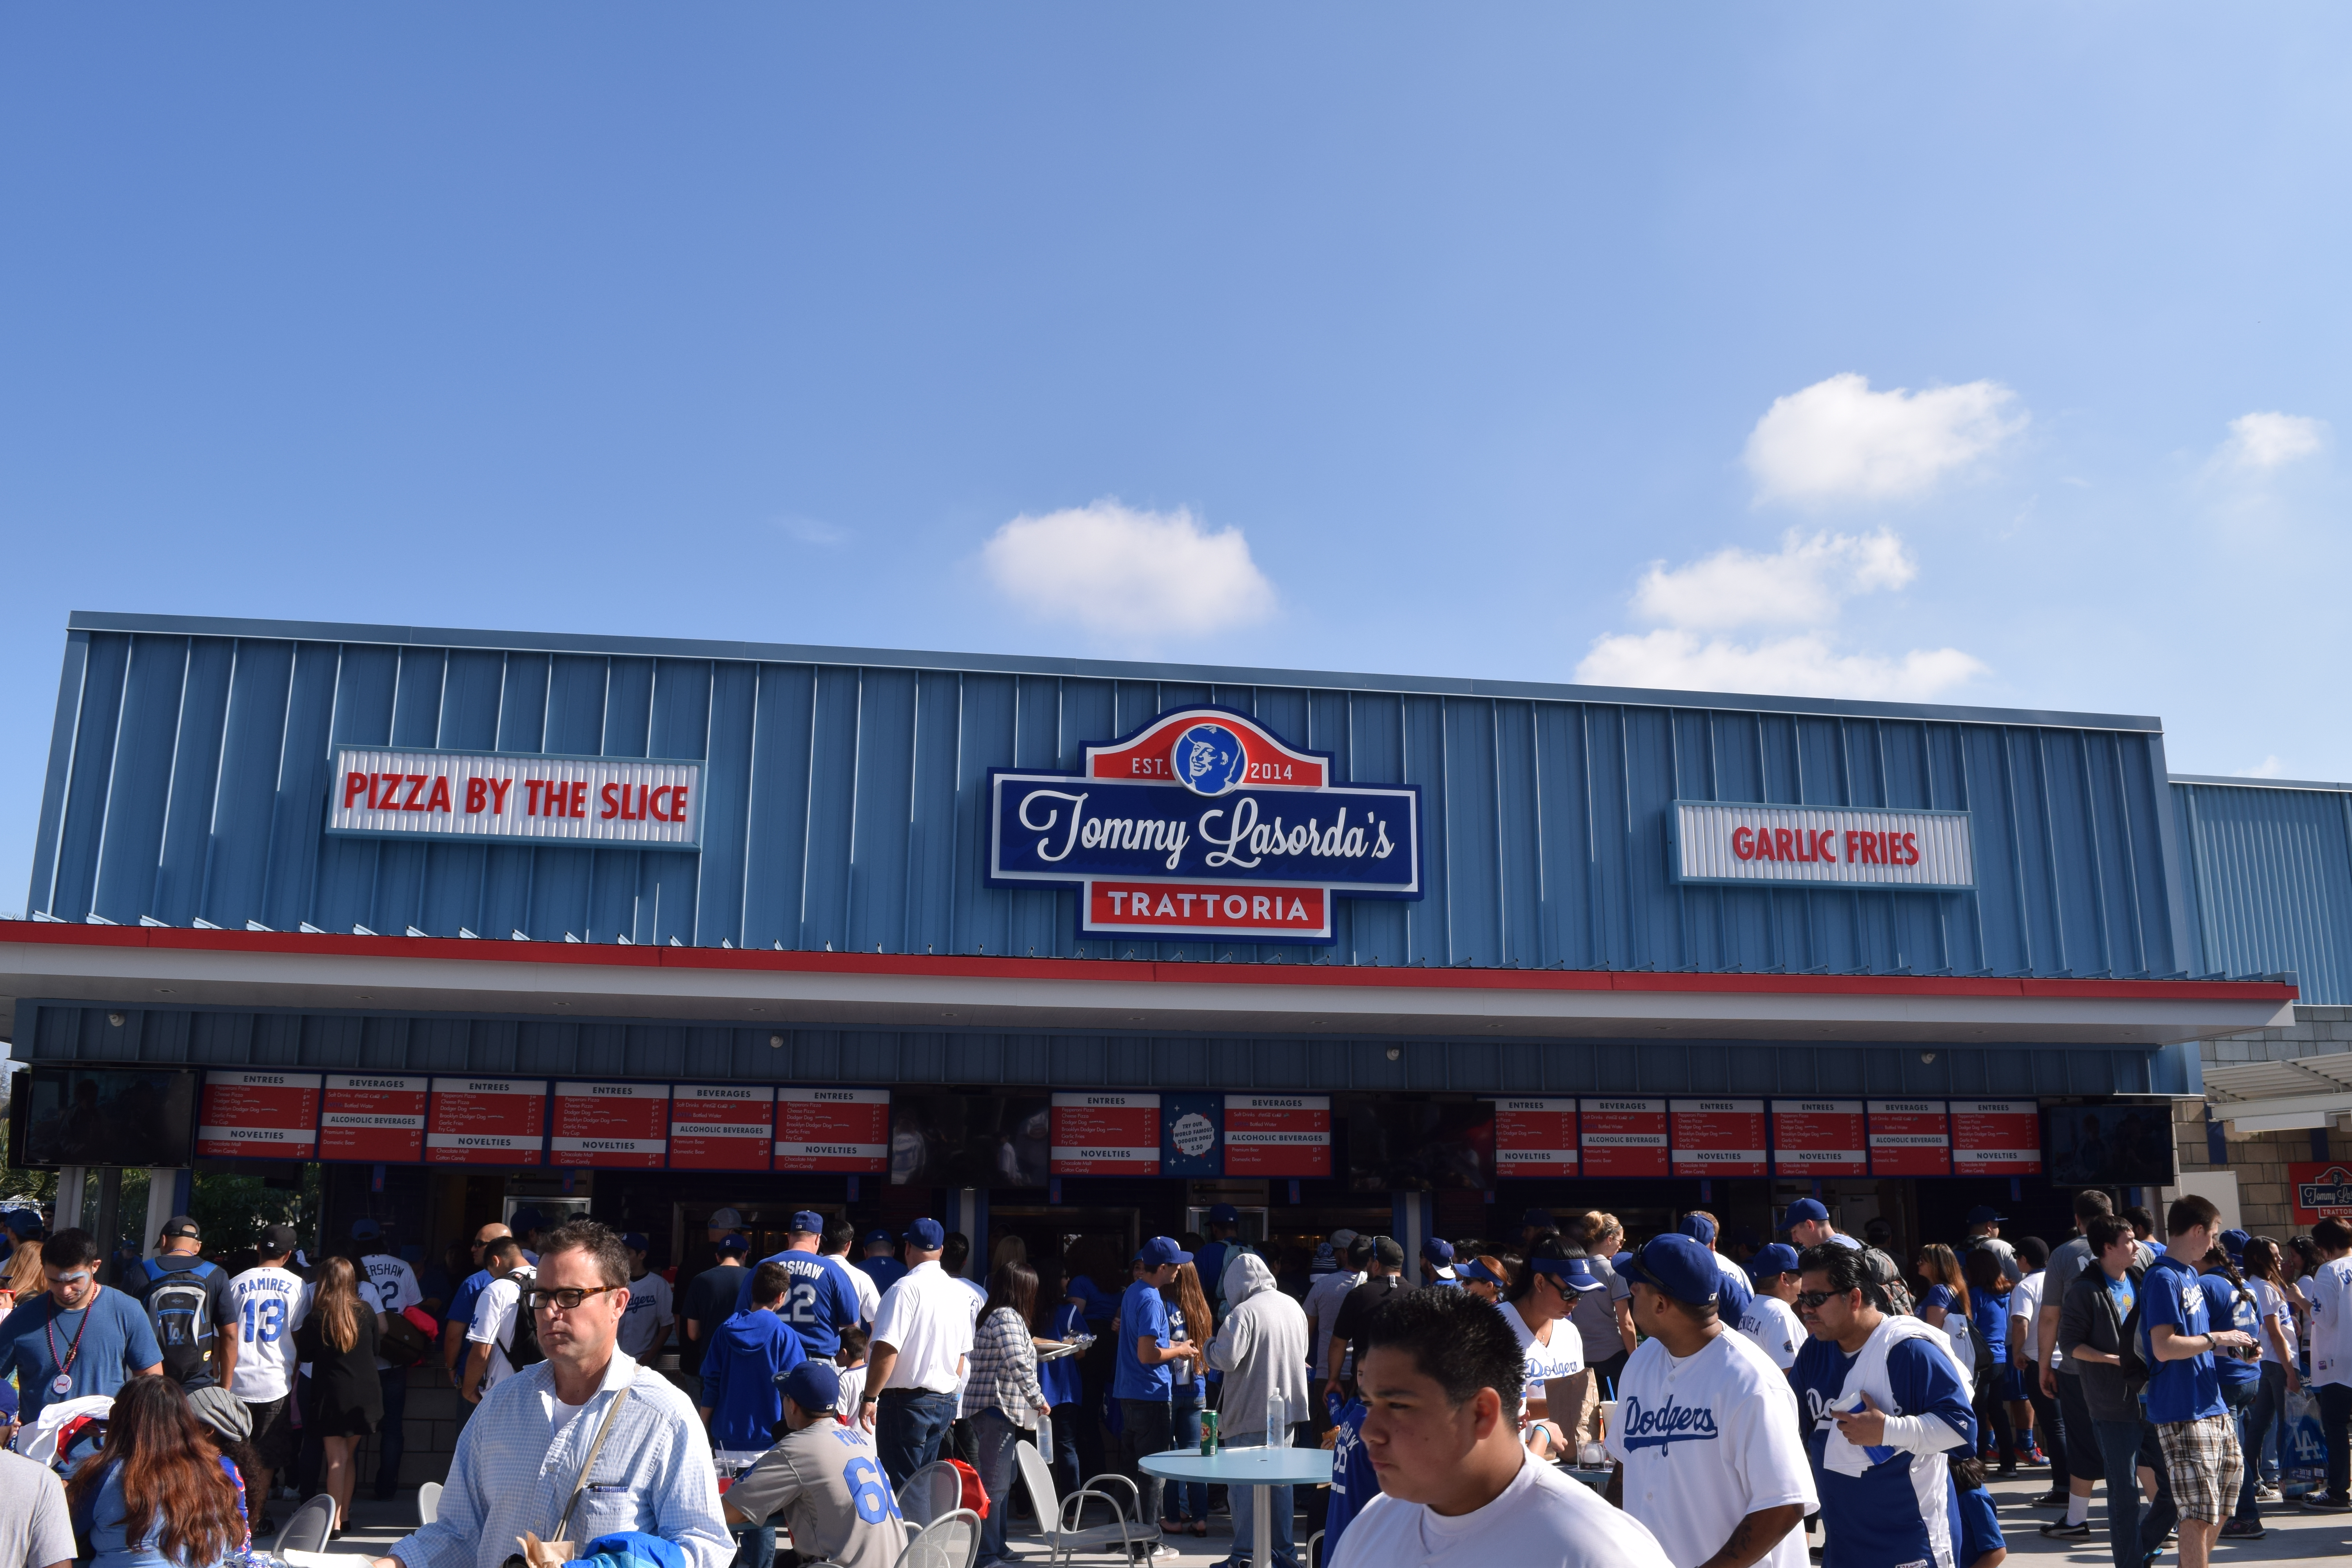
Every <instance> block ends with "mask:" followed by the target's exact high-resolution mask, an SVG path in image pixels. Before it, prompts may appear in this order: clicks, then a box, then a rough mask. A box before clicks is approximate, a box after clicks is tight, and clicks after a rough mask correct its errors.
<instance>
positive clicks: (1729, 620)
mask: <svg viewBox="0 0 2352 1568" xmlns="http://www.w3.org/2000/svg"><path fill="white" fill-rule="evenodd" d="M1918 574H1919V567H1918V563H1916V562H1915V561H1913V560H1912V559H1911V557H1910V555H1909V554H1908V553H1907V552H1906V551H1905V550H1904V548H1903V541H1902V540H1900V539H1898V538H1896V537H1895V534H1894V533H1892V532H1890V531H1887V530H1885V529H1883V528H1882V529H1880V530H1879V531H1877V532H1875V533H1865V534H1863V535H1861V536H1859V537H1856V536H1854V535H1853V534H1846V533H1816V534H1814V535H1813V536H1812V537H1811V539H1807V538H1804V537H1803V536H1801V535H1800V534H1799V533H1798V532H1797V531H1795V530H1793V529H1792V530H1790V531H1789V532H1788V533H1786V534H1784V535H1782V536H1781V539H1780V551H1779V552H1777V553H1775V554H1771V555H1757V554H1752V553H1750V552H1748V551H1745V550H1742V549H1740V548H1739V547H1738V546H1737V545H1733V546H1731V547H1729V548H1727V549H1724V550H1718V551H1717V552H1715V553H1714V554H1712V555H1709V556H1706V557H1705V558H1703V559H1701V560H1697V561H1694V562H1691V563H1689V564H1687V565H1684V566H1676V567H1672V568H1669V567H1668V566H1667V565H1666V563H1664V562H1663V561H1654V562H1652V563H1650V569H1649V571H1648V572H1646V573H1644V574H1643V577H1642V581H1641V583H1640V584H1639V585H1638V586H1636V587H1635V588H1634V590H1633V608H1634V610H1635V611H1636V612H1637V613H1639V614H1640V615H1641V616H1642V617H1643V619H1645V620H1652V621H1664V622H1665V623H1666V624H1668V625H1669V626H1693V627H1696V628H1698V629H1700V630H1702V631H1720V630H1724V629H1727V628H1729V627H1732V626H1817V625H1819V624H1820V623H1822V622H1823V621H1830V620H1835V619H1836V618H1837V614H1838V608H1839V606H1840V605H1843V603H1844V602H1845V600H1846V599H1848V598H1849V597H1851V596H1853V595H1856V594H1867V593H1872V592H1874V591H1876V590H1878V589H1881V588H1900V587H1902V586H1903V585H1904V584H1906V583H1908V582H1910V581H1911V579H1912V578H1914V577H1916V576H1917V575H1918Z"/></svg>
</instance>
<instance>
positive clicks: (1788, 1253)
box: [1748, 1241, 1797, 1279]
mask: <svg viewBox="0 0 2352 1568" xmlns="http://www.w3.org/2000/svg"><path fill="white" fill-rule="evenodd" d="M1796 1271H1797V1249H1796V1248H1795V1247H1790V1245H1789V1244H1788V1243H1787V1242H1785V1241H1776V1242H1774V1243H1773V1244H1772V1245H1771V1246H1769V1247H1758V1248H1757V1249H1756V1256H1755V1257H1753V1258H1749V1259H1748V1278H1749V1279H1763V1278H1764V1276H1766V1275H1767V1274H1794V1273H1795V1272H1796Z"/></svg>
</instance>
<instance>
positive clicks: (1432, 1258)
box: [1421, 1237, 1454, 1268]
mask: <svg viewBox="0 0 2352 1568" xmlns="http://www.w3.org/2000/svg"><path fill="white" fill-rule="evenodd" d="M1421 1257H1422V1261H1423V1262H1424V1263H1434V1264H1436V1265H1437V1266H1438V1267H1439V1268H1444V1266H1445V1265H1447V1264H1449V1263H1451V1262H1453V1261H1454V1244H1453V1243H1452V1242H1450V1241H1440V1240H1439V1239H1438V1238H1437V1237H1430V1238H1429V1239H1428V1240H1427V1241H1424V1242H1423V1243H1422V1244H1421Z"/></svg>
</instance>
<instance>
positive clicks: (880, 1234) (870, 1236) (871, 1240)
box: [857, 1225, 898, 1247]
mask: <svg viewBox="0 0 2352 1568" xmlns="http://www.w3.org/2000/svg"><path fill="white" fill-rule="evenodd" d="M896 1240H898V1237H895V1236H892V1235H891V1234H890V1233H889V1232H888V1231H887V1230H885V1229H883V1228H882V1227H881V1226H878V1225H877V1226H875V1227H874V1228H873V1229H872V1230H869V1231H867V1232H866V1234H865V1235H864V1236H861V1237H858V1238H857V1245H859V1246H860V1247H871V1246H873V1245H874V1244H875V1243H876V1242H877V1241H896Z"/></svg>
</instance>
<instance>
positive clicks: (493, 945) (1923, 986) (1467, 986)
mask: <svg viewBox="0 0 2352 1568" xmlns="http://www.w3.org/2000/svg"><path fill="white" fill-rule="evenodd" d="M9 942H25V943H28V944H42V943H46V944H48V945H52V946H58V947H116V948H133V947H149V948H169V949H175V950H181V951H195V952H284V953H299V954H316V955H320V956H328V955H331V956H334V957H338V958H434V959H461V960H466V961H469V962H474V963H587V964H601V965H604V966H607V967H614V968H661V969H724V970H740V971H749V972H761V971H764V972H767V973H800V974H812V973H813V974H862V975H929V976H936V977H940V978H948V979H962V980H1029V981H1036V980H1116V981H1122V982H1126V983H1128V984H1179V985H1203V984H1214V985H1310V986H1361V987H1368V988H1373V989H1380V988H1388V989H1403V990H1414V991H1522V992H1559V991H1627V992H1633V991H1641V992H1686V993H1710V994H1726V993H1729V994H1751V995H1780V996H1789V995H1796V996H1990V997H2001V996H2014V997H2028V996H2032V997H2041V998H2072V999H2074V1000H2079V1001H2116V1000H2133V1001H2149V1002H2157V1001H2161V1002H2271V1003H2284V1002H2292V1001H2294V999H2295V997H2296V995H2297V991H2296V988H2295V987H2294V986H2292V985H2285V984H2277V983H2274V982H2271V981H2263V980H2034V979H2015V978H2004V977H1990V976H1969V975H1927V974H1680V973H1627V972H1624V971H1622V970H1612V971H1602V970H1591V969H1566V970H1562V969H1369V968H1361V967H1350V966H1349V965H1346V964H1328V965H1326V964H1315V965H1309V964H1303V963H1209V962H1202V963H1158V962H1145V961H1142V960H1128V959H1099V958H1086V959H1077V958H985V957H978V956H957V955H947V954H932V953H877V952H773V951H772V950H768V949H759V948H745V949H734V948H718V947H622V946H619V945H617V944H615V943H612V942H512V941H507V942H499V941H495V940H492V939H488V938H485V939H482V940H479V941H472V942H468V941H466V940H463V939H461V938H457V937H431V936H423V937H402V936H345V935H340V934H337V933H334V932H326V933H322V934H319V935H312V934H311V933H310V932H307V931H188V930H182V929H180V928H178V927H174V926H93V925H68V924H65V923H63V922H56V923H52V922H49V921H7V922H0V945H5V944H6V943H9Z"/></svg>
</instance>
